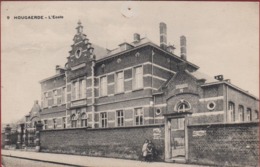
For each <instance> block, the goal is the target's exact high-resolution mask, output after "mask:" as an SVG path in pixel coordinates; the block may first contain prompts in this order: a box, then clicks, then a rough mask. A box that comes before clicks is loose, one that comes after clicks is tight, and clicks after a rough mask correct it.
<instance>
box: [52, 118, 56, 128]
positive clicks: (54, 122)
mask: <svg viewBox="0 0 260 167" xmlns="http://www.w3.org/2000/svg"><path fill="white" fill-rule="evenodd" d="M52 122H53V129H57V118H53V119H52Z"/></svg>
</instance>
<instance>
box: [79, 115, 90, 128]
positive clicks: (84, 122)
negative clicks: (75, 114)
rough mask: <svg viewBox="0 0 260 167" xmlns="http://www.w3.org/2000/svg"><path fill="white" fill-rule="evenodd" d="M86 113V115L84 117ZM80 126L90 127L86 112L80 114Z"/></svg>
mask: <svg viewBox="0 0 260 167" xmlns="http://www.w3.org/2000/svg"><path fill="white" fill-rule="evenodd" d="M83 115H84V117H83ZM80 126H81V127H88V115H87V114H86V113H85V112H84V113H82V114H81V116H80Z"/></svg>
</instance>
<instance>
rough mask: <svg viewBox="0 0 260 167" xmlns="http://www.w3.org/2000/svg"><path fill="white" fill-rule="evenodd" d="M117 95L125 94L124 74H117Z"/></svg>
mask: <svg viewBox="0 0 260 167" xmlns="http://www.w3.org/2000/svg"><path fill="white" fill-rule="evenodd" d="M115 86H116V93H120V92H124V73H123V72H118V73H116V84H115Z"/></svg>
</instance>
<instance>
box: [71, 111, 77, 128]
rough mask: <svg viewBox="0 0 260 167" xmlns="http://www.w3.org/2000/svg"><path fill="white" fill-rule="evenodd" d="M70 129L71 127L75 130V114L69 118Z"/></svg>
mask: <svg viewBox="0 0 260 167" xmlns="http://www.w3.org/2000/svg"><path fill="white" fill-rule="evenodd" d="M71 127H72V128H76V127H77V118H76V115H75V114H73V115H72V116H71Z"/></svg>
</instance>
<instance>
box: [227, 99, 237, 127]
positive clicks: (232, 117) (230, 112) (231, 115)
mask: <svg viewBox="0 0 260 167" xmlns="http://www.w3.org/2000/svg"><path fill="white" fill-rule="evenodd" d="M235 118H236V115H235V104H234V103H233V102H229V103H228V120H229V122H235Z"/></svg>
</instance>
